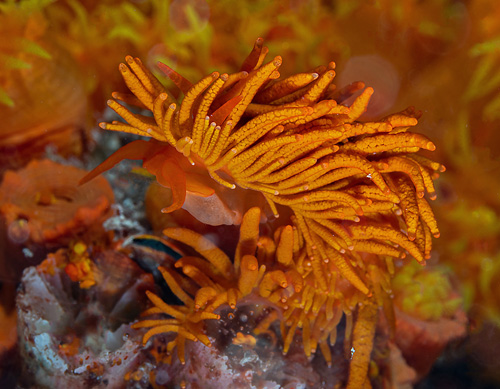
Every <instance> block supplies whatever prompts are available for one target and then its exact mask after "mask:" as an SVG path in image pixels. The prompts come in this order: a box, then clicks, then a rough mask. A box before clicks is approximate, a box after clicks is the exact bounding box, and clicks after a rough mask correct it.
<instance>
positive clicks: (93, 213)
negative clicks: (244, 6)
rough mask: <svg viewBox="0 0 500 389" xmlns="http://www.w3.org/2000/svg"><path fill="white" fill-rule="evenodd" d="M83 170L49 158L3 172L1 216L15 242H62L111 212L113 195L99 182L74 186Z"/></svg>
mask: <svg viewBox="0 0 500 389" xmlns="http://www.w3.org/2000/svg"><path fill="white" fill-rule="evenodd" d="M84 174H85V171H84V170H82V169H79V168H76V167H73V166H65V165H61V164H58V163H55V162H52V161H49V160H41V161H38V160H33V161H32V162H31V163H30V164H28V166H26V168H24V169H22V170H18V171H7V172H6V173H5V175H4V178H3V181H2V184H1V185H0V213H1V214H2V216H3V218H4V220H5V224H6V226H7V229H8V231H9V238H10V239H11V240H14V241H15V242H16V243H23V242H26V241H28V240H30V241H32V242H35V243H59V244H61V243H64V242H69V240H71V239H74V237H75V236H78V234H81V233H82V232H84V231H86V230H87V229H89V228H91V227H92V228H93V227H97V226H100V223H101V222H102V221H103V220H104V219H105V218H106V217H107V216H109V214H110V206H111V204H112V203H113V201H114V195H113V191H112V190H111V187H110V186H109V184H108V182H107V181H106V180H105V179H104V178H102V177H101V178H99V180H96V181H95V182H93V183H92V184H89V185H88V186H86V187H84V188H79V187H78V186H77V183H78V180H79V179H80V178H81V177H82V176H83V175H84Z"/></svg>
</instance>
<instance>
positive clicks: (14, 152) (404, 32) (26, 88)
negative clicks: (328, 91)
mask: <svg viewBox="0 0 500 389" xmlns="http://www.w3.org/2000/svg"><path fill="white" fill-rule="evenodd" d="M0 37H1V38H0V118H1V119H0V171H1V172H4V171H5V170H7V169H12V168H19V167H22V166H25V165H26V164H27V163H28V162H29V161H30V160H31V159H33V158H36V157H41V156H46V155H47V154H50V153H52V154H54V153H56V154H57V155H60V156H63V157H65V158H66V157H71V156H75V157H81V156H82V155H85V154H86V153H87V152H88V151H90V150H92V149H93V148H94V147H95V143H96V141H97V140H98V139H99V135H96V133H97V132H99V129H98V127H97V125H96V123H97V122H98V121H100V120H102V119H103V118H104V116H105V115H106V111H105V108H106V100H107V99H108V98H110V96H111V92H113V91H125V86H124V84H123V81H122V80H121V76H120V73H119V72H118V71H117V67H118V64H119V63H120V62H122V61H123V60H124V57H125V55H132V56H137V57H139V58H141V59H142V61H143V62H144V63H145V64H146V65H147V66H148V67H149V68H150V69H152V70H153V71H156V69H155V64H156V62H157V61H162V62H164V63H166V64H168V65H169V66H170V67H172V68H173V69H174V70H176V71H178V72H179V73H181V74H182V75H183V76H184V77H186V78H187V79H189V80H191V81H196V80H198V79H200V78H201V77H203V76H204V75H206V74H208V73H210V72H212V71H214V70H217V71H219V72H234V71H236V70H237V69H239V66H240V63H241V62H242V60H243V59H244V58H245V57H246V55H247V54H248V52H249V50H250V48H251V47H252V45H253V42H254V41H255V39H256V38H258V37H262V38H264V40H265V45H267V46H268V47H269V51H270V56H271V57H272V56H275V55H281V56H282V57H283V65H282V67H281V69H280V72H281V74H282V75H287V74H292V73H295V72H302V71H306V70H309V69H313V68H314V67H316V66H318V65H323V64H327V63H329V62H330V61H334V62H335V63H336V73H337V76H336V82H335V83H336V84H337V86H338V87H342V86H345V85H347V84H349V83H351V82H353V81H364V82H365V83H366V85H367V86H372V87H374V89H375V94H374V96H373V99H372V101H371V102H370V106H369V109H368V111H367V112H366V114H365V116H364V118H366V119H368V118H379V117H383V116H384V115H387V114H388V113H391V112H397V111H400V110H402V109H404V108H406V107H408V106H415V107H416V108H417V109H419V110H421V111H422V112H423V116H422V118H421V119H420V120H419V125H418V128H417V131H418V132H421V133H424V134H425V135H427V136H428V137H429V138H431V139H432V141H433V142H434V143H435V144H436V146H437V151H436V152H434V153H433V154H432V158H433V159H434V160H436V161H439V162H440V163H443V164H444V165H445V166H446V168H447V170H446V172H445V173H443V174H442V175H441V177H440V179H439V180H438V181H437V190H438V198H437V200H436V201H434V202H433V204H432V205H433V208H434V211H435V213H436V217H437V218H438V222H439V226H440V230H441V237H440V238H439V239H437V240H436V242H435V248H434V252H433V254H432V258H431V260H430V261H429V263H431V264H438V265H439V266H440V269H442V271H443V272H445V273H446V274H447V275H448V276H449V277H450V279H451V280H452V283H453V286H454V287H455V288H456V289H457V290H458V291H459V293H460V295H461V297H462V301H463V304H464V308H465V311H466V312H467V315H468V318H469V327H468V329H469V335H468V337H467V338H466V339H465V340H463V341H460V342H459V343H456V344H452V345H450V346H449V348H448V349H447V350H446V352H445V354H444V356H443V357H442V358H440V359H439V360H438V362H437V364H436V365H435V366H434V368H433V370H432V371H431V373H430V375H429V376H428V377H427V378H426V379H424V381H422V382H421V383H420V384H419V387H422V388H432V387H447V388H466V387H467V388H471V387H475V388H487V387H499V386H500V355H499V351H498V350H499V347H500V3H499V2H495V1H491V0H461V1H460V0H432V1H425V0H424V1H422V0H378V1H377V0H372V1H369V0H365V1H363V0H351V1H347V0H345V1H326V0H324V1H320V0H290V1H275V2H271V1H267V0H248V1H238V2H235V1H230V0H221V1H208V0H207V1H205V0H183V1H181V0H175V1H162V0H149V1H148V0H142V1H141V0H136V1H120V0H102V1H98V0H88V1H77V0H58V1H56V0H24V1H6V0H2V1H0ZM20 227H22V226H20ZM21 229H22V228H21ZM8 276H9V275H8V274H5V272H3V273H2V277H3V278H4V279H5V278H8ZM8 293H9V291H8V288H3V289H2V295H3V296H6V295H8ZM10 293H12V291H11V292H10ZM2 315H3V316H4V318H3V319H1V320H5V321H7V320H10V319H9V316H8V315H7V314H4V313H2ZM9 339H10V335H9V333H5V331H4V333H2V329H1V328H0V347H4V348H8V345H9V341H10V340H9Z"/></svg>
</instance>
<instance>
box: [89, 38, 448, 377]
mask: <svg viewBox="0 0 500 389" xmlns="http://www.w3.org/2000/svg"><path fill="white" fill-rule="evenodd" d="M267 51H268V50H267V48H265V47H263V46H262V40H261V39H258V40H257V41H256V43H255V46H254V49H253V51H252V52H251V53H250V55H249V56H248V58H247V60H246V61H245V62H244V63H243V66H242V68H241V71H240V72H239V73H235V74H231V75H228V74H222V75H219V73H217V72H214V73H212V74H211V75H209V76H207V77H205V78H204V79H202V80H201V81H199V82H198V83H196V84H194V85H193V84H191V83H190V82H189V81H187V80H186V79H184V78H183V77H182V76H181V75H179V74H178V73H176V72H174V71H173V70H172V69H170V68H169V67H168V66H166V65H163V64H159V66H160V69H161V70H162V71H163V72H164V73H165V74H167V75H168V76H169V77H170V78H171V79H172V80H173V81H174V83H175V84H176V85H177V86H178V87H179V89H180V90H181V91H182V92H183V93H184V99H183V100H182V102H181V103H180V104H178V103H176V102H175V101H174V99H173V98H172V97H171V96H170V95H169V94H168V93H167V91H166V90H165V89H164V87H163V86H162V85H161V84H160V82H159V81H158V80H157V79H156V78H155V77H154V76H153V75H152V74H151V73H150V72H149V70H147V69H146V67H145V66H144V65H143V64H142V62H141V61H140V60H139V59H137V58H136V59H134V58H132V57H127V58H126V62H127V64H121V65H120V71H121V73H122V75H123V77H124V80H125V82H126V84H127V86H128V87H129V89H130V90H131V92H132V93H133V95H129V94H121V93H115V94H114V95H113V96H114V98H115V99H116V100H120V101H123V102H124V103H127V104H129V105H135V106H137V107H141V108H147V109H149V110H150V111H152V113H153V116H152V117H150V116H145V115H141V114H136V113H132V112H131V111H130V110H129V109H128V108H126V107H125V106H124V105H122V104H120V103H119V102H118V101H116V100H110V101H108V105H109V106H110V107H111V108H112V109H113V110H115V111H116V112H117V113H118V114H120V115H121V116H122V117H123V118H124V119H125V120H126V121H127V122H128V124H126V123H121V122H112V123H101V124H100V126H101V127H102V128H104V129H107V130H111V131H124V132H128V133H133V134H138V135H142V136H146V137H152V138H153V139H152V140H150V141H149V142H148V141H144V140H139V141H135V142H132V143H129V144H128V145H126V146H124V147H123V148H122V149H120V150H118V151H117V152H115V154H113V155H112V156H111V157H109V158H108V160H106V161H105V162H103V163H102V164H101V165H100V166H98V167H97V168H96V169H94V171H92V172H91V173H89V174H88V175H87V176H86V177H84V178H83V180H82V182H83V183H84V182H87V181H89V180H91V179H92V178H94V177H96V176H97V175H99V174H100V173H102V172H104V171H105V170H107V169H110V168H111V167H113V166H114V165H115V164H116V163H118V162H119V161H120V160H122V159H124V158H131V159H142V160H143V167H144V168H145V169H146V170H147V171H148V172H149V173H151V174H153V175H154V176H156V180H157V181H158V183H160V184H161V185H163V186H166V187H169V188H171V191H172V204H171V205H170V206H168V207H166V208H164V209H163V212H170V211H172V210H175V209H178V208H180V207H181V206H183V204H184V202H185V198H186V192H191V193H195V194H197V195H198V196H199V197H202V198H207V199H208V198H210V197H212V196H219V194H220V190H221V188H229V189H231V190H234V189H236V188H237V187H238V188H244V189H249V190H250V191H252V192H254V193H256V194H259V195H260V196H262V197H264V198H265V199H266V200H267V203H268V205H269V208H270V209H271V210H272V212H273V213H274V215H275V216H276V217H278V214H279V212H278V210H279V208H281V209H283V210H286V209H287V208H288V209H289V210H291V211H292V212H293V216H292V218H291V222H292V224H291V225H288V226H286V227H283V228H281V229H279V230H277V231H276V232H275V237H274V242H273V240H269V239H267V240H266V239H262V240H261V239H260V237H259V222H260V212H258V211H256V210H255V209H251V210H250V211H248V212H247V213H246V214H245V216H243V219H242V225H241V234H240V243H239V245H238V248H237V249H236V253H235V257H234V263H231V261H230V260H229V258H228V257H227V256H225V254H223V253H222V252H220V250H218V249H217V248H216V247H215V246H213V245H210V244H209V242H207V241H204V240H203V239H202V238H201V237H199V236H197V235H196V234H195V233H193V232H191V231H189V230H183V229H174V230H172V229H167V230H165V231H164V233H165V234H166V235H167V236H169V237H170V238H174V239H177V240H180V241H181V242H183V243H186V244H189V245H191V246H193V248H194V249H195V250H197V251H198V252H199V253H200V254H202V255H203V256H204V257H205V258H206V259H207V260H208V264H207V263H206V262H205V261H201V262H200V261H199V260H198V259H193V260H191V259H189V260H188V259H184V260H181V261H179V262H178V263H177V265H176V266H178V267H182V269H183V271H184V273H185V274H186V275H187V276H188V277H189V278H191V280H192V282H194V283H195V284H196V285H198V287H199V288H200V289H199V290H196V288H195V289H194V290H192V289H190V292H189V293H191V296H189V293H188V294H186V292H185V291H184V290H183V289H182V288H181V287H180V286H179V283H178V282H179V281H178V280H176V278H175V275H174V274H173V273H171V272H170V271H168V270H165V272H164V276H165V278H166V280H167V283H168V284H169V286H170V288H171V289H172V290H173V291H174V293H176V294H177V295H179V297H180V298H181V300H182V301H183V302H184V303H185V304H186V306H185V307H182V308H172V307H169V306H167V305H166V304H164V303H163V302H161V300H159V299H158V298H157V297H154V296H152V295H150V299H151V300H152V301H153V303H154V304H155V306H156V308H154V309H153V310H152V311H148V313H161V312H162V313H165V314H167V315H170V316H173V317H174V319H163V320H160V321H158V320H148V321H144V322H141V323H142V324H138V325H137V327H141V326H143V327H152V329H151V330H150V331H149V332H148V333H147V336H146V340H147V339H148V338H149V337H150V336H152V335H154V334H157V333H160V332H165V331H175V332H178V337H177V338H176V340H174V341H173V342H172V343H171V346H170V349H169V351H170V350H171V349H172V348H173V347H175V346H177V347H178V352H179V357H180V358H183V356H182V357H181V355H182V354H183V353H182V352H181V351H179V350H182V348H183V344H184V343H183V342H184V341H185V339H189V338H190V339H193V340H196V339H198V340H202V339H203V340H202V341H204V342H207V339H206V338H203V336H204V335H203V333H202V332H201V329H202V327H200V325H199V323H200V322H201V320H202V319H201V318H200V317H199V313H200V312H197V310H198V309H203V312H207V313H212V312H213V311H214V310H215V309H216V308H217V307H218V306H220V305H221V304H228V305H229V306H231V307H234V306H235V305H236V303H237V301H238V300H239V299H240V298H241V297H242V296H244V295H247V294H250V293H252V291H253V289H254V288H257V289H258V291H259V294H260V296H262V297H264V298H266V299H268V300H269V301H270V302H272V303H274V304H282V307H283V309H284V312H283V317H284V319H283V324H282V325H283V326H285V327H286V330H285V327H283V336H284V351H285V352H287V350H288V348H289V346H290V344H291V341H292V339H293V336H294V334H295V330H296V328H297V327H299V328H302V336H303V345H304V349H305V352H306V354H307V355H310V354H311V353H312V352H313V351H314V350H316V348H317V346H318V345H319V346H320V348H321V350H322V351H323V353H324V355H325V358H326V359H327V361H328V360H330V357H329V348H328V347H327V346H326V344H327V343H326V341H327V338H328V337H330V340H331V341H334V340H335V334H336V332H335V331H336V326H337V323H338V321H339V320H340V317H341V313H342V311H344V312H346V313H349V314H350V313H351V312H352V311H353V310H354V308H355V307H356V304H357V303H358V302H360V301H365V299H367V298H368V299H369V300H368V301H369V303H370V304H373V302H372V301H371V300H370V297H367V296H371V295H374V296H375V298H376V301H377V303H378V305H381V304H382V302H383V301H384V300H388V298H387V294H388V293H390V281H388V274H390V273H391V272H392V270H391V269H392V262H391V259H390V257H399V258H403V257H405V256H406V253H409V254H410V255H412V256H413V257H414V258H415V259H416V260H417V261H419V262H423V261H424V259H426V258H428V257H429V255H430V248H431V240H432V236H433V235H434V236H435V237H437V236H439V230H438V229H437V225H436V223H435V219H434V216H433V214H432V211H431V208H430V206H429V204H428V203H427V200H425V199H424V196H425V192H427V193H428V194H429V197H430V198H431V199H434V198H435V197H436V196H435V190H434V186H433V179H435V178H436V177H437V176H438V173H439V172H441V171H444V167H443V166H441V165H440V164H438V163H435V162H433V161H431V160H429V159H427V158H425V157H423V156H419V155H416V154H415V153H416V152H418V151H419V150H420V149H424V150H429V151H433V150H434V149H435V146H434V144H433V143H432V142H431V141H430V140H429V139H427V138H426V137H424V136H423V135H420V134H416V133H412V132H409V131H408V130H409V129H410V128H411V127H413V126H415V125H416V124H417V118H418V117H419V115H420V114H419V113H418V112H416V111H415V110H414V109H412V108H409V109H406V110H404V111H402V112H400V113H397V114H392V115H389V116H387V117H385V118H383V119H382V120H380V121H374V122H361V121H359V118H360V117H361V115H362V114H363V113H364V112H365V110H366V107H367V105H368V102H369V100H370V96H371V95H372V94H373V89H372V88H366V89H364V90H363V91H362V93H361V94H359V96H358V97H357V98H355V99H354V101H353V103H352V104H351V105H350V106H346V105H343V104H342V103H344V102H345V101H346V99H347V98H348V97H350V96H351V95H352V94H353V93H354V92H355V91H356V90H358V89H359V88H363V87H364V85H362V83H356V84H355V85H351V86H349V87H347V88H346V89H344V90H341V91H336V90H335V86H334V85H333V84H332V80H333V78H334V76H335V72H334V68H335V64H334V63H330V64H328V65H327V66H320V67H318V68H316V69H314V70H313V71H311V72H308V73H302V74H298V75H294V76H290V77H288V78H286V79H284V80H281V81H277V78H278V77H279V73H278V68H279V67H280V65H281V58H280V57H275V58H274V59H273V60H272V61H271V62H269V63H266V64H264V59H265V56H266V54H267ZM209 177H211V178H212V180H210V179H209ZM220 198H221V199H223V196H220ZM211 212H214V210H211ZM221 212H223V211H222V208H221ZM259 244H260V247H259ZM257 247H258V249H257ZM256 249H257V254H256ZM259 251H260V256H259ZM262 259H265V262H266V263H265V265H264V264H263V263H261V262H259V260H262ZM263 266H264V267H263ZM266 266H267V267H266ZM181 296H182V297H181ZM192 296H194V299H193V297H192ZM193 307H194V311H193ZM284 307H286V308H284ZM195 312H197V314H196V315H195ZM190 315H195V316H194V319H193V318H192V317H191V316H190ZM365 316H366V317H365ZM372 317H376V315H375V316H373V315H372V314H369V315H368V314H366V315H364V314H363V313H362V312H360V315H359V320H360V322H359V323H357V324H356V327H355V328H364V327H366V326H367V325H369V326H371V328H373V325H374V322H373V320H371V319H370V318H372ZM207 318H215V317H207ZM165 320H166V321H165ZM359 320H358V321H359ZM363 323H364V324H363ZM162 327H163V329H162ZM186 331H187V332H186ZM360 331H361V330H359V331H358V330H355V337H354V339H353V342H358V344H359V345H361V346H360V347H361V348H363V347H364V350H362V351H360V354H359V355H364V357H362V358H361V362H359V363H358V364H355V365H353V367H352V369H353V370H351V375H352V376H356V374H358V373H359V374H361V375H362V376H363V375H364V376H366V371H367V369H366V368H365V367H366V364H367V363H368V359H367V358H366V356H369V349H371V344H372V343H371V341H365V340H363V341H361V340H359V341H358V340H357V338H356V333H357V332H360ZM368 332H369V333H372V332H371V330H370V331H368ZM363 336H364V335H363ZM363 345H364V346H363ZM367 350H368V351H367Z"/></svg>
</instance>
